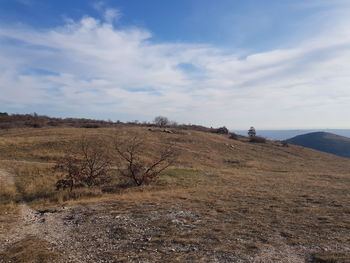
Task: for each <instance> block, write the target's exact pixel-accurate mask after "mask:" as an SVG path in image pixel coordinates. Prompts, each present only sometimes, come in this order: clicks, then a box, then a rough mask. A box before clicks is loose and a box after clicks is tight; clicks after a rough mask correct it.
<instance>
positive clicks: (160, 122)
mask: <svg viewBox="0 0 350 263" xmlns="http://www.w3.org/2000/svg"><path fill="white" fill-rule="evenodd" d="M153 122H154V124H155V125H157V126H159V127H165V126H168V125H169V124H170V121H169V119H168V118H167V117H164V116H157V117H155V118H154V120H153Z"/></svg>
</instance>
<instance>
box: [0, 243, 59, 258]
mask: <svg viewBox="0 0 350 263" xmlns="http://www.w3.org/2000/svg"><path fill="white" fill-rule="evenodd" d="M58 256H59V255H58V253H57V252H53V251H52V250H51V249H50V244H48V243H47V242H45V241H42V240H40V239H38V238H36V237H33V236H28V237H26V238H25V239H23V240H21V241H18V242H16V243H14V244H13V245H12V246H11V247H10V248H9V249H8V250H7V251H5V252H3V253H1V252H0V262H1V263H6V262H13V263H23V262H28V263H29V262H30V263H46V262H55V259H57V258H58Z"/></svg>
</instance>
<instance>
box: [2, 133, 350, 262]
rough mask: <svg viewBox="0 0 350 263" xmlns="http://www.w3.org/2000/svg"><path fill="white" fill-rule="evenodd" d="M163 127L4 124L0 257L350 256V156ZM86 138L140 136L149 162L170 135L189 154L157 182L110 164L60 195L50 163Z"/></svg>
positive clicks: (345, 259) (248, 259)
mask: <svg viewBox="0 0 350 263" xmlns="http://www.w3.org/2000/svg"><path fill="white" fill-rule="evenodd" d="M159 131H162V130H161V129H156V128H154V129H152V130H149V129H148V128H146V127H120V128H118V129H116V130H115V129H108V128H99V129H76V128H43V129H11V130H2V131H0V169H1V172H0V183H1V188H0V198H1V199H0V200H1V203H0V209H1V212H2V213H1V214H0V262H328V263H330V262H350V260H349V259H350V245H349V244H350V208H349V203H350V188H349V186H350V173H349V171H350V160H349V159H345V158H340V157H335V156H332V155H328V154H324V153H321V152H317V151H313V150H310V149H306V148H302V147H297V146H289V147H283V145H282V144H281V143H277V142H271V141H266V143H251V142H249V139H248V138H244V137H240V136H238V137H236V136H235V137H234V138H232V139H233V140H232V139H230V138H229V137H230V135H229V134H213V133H206V132H199V131H193V130H183V129H171V132H159ZM82 134H83V135H84V136H88V137H93V138H96V139H100V140H108V138H111V137H112V138H114V137H115V136H117V137H118V139H119V140H121V141H123V140H124V141H125V140H128V139H129V140H130V138H134V137H135V136H137V137H142V138H143V140H144V142H145V146H144V147H142V153H143V154H142V158H141V159H142V161H143V162H145V163H147V162H152V160H156V159H157V158H158V156H159V153H160V152H161V150H162V149H164V145H165V144H164V142H165V141H166V142H171V143H172V144H174V145H175V147H176V149H177V150H180V151H181V154H180V155H179V156H178V158H177V159H176V162H174V163H172V165H171V166H170V167H168V168H167V169H166V170H164V171H162V173H161V175H160V176H159V178H158V179H157V180H155V181H154V182H153V183H151V184H149V185H143V186H140V187H126V186H130V184H129V183H130V182H126V181H125V178H124V177H120V176H119V175H118V167H116V166H113V165H112V167H111V170H110V171H109V172H110V175H111V177H110V180H109V181H106V183H105V184H101V185H97V186H95V185H93V186H90V187H83V188H74V189H72V191H70V190H69V189H65V190H60V191H56V185H55V184H56V182H57V180H59V179H61V178H62V174H59V173H57V171H55V170H54V169H52V168H53V167H54V166H55V165H56V164H57V162H59V161H60V160H62V158H65V157H66V156H67V148H69V147H73V148H74V147H78V146H75V145H77V144H76V143H75V142H77V141H79V140H80V139H81V136H82ZM108 145H109V144H108ZM110 146H113V144H110ZM106 147H107V146H106ZM111 148H113V147H111ZM72 151H73V150H72Z"/></svg>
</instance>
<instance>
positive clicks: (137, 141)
mask: <svg viewBox="0 0 350 263" xmlns="http://www.w3.org/2000/svg"><path fill="white" fill-rule="evenodd" d="M114 148H115V150H116V152H117V154H118V157H119V159H120V160H119V168H118V169H119V173H120V174H121V175H122V176H125V177H128V178H130V179H132V181H133V182H134V183H135V184H136V185H137V186H140V185H142V184H145V183H149V182H151V181H152V180H154V179H156V178H157V177H158V176H159V175H160V173H161V172H162V171H163V170H165V169H166V168H168V167H169V166H170V165H171V164H173V163H174V161H175V160H176V157H177V153H176V151H175V149H174V146H173V145H171V144H169V143H166V144H165V145H164V147H163V148H162V149H161V150H160V151H159V152H158V154H157V157H154V158H149V156H147V157H148V158H147V159H146V158H145V152H144V149H145V142H144V141H143V140H142V139H141V138H138V137H134V138H132V139H131V140H126V141H123V142H120V141H118V140H116V141H115V147H114Z"/></svg>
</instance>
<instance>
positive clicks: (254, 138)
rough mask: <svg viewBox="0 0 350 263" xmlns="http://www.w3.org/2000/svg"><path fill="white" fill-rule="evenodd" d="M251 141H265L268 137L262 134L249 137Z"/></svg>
mask: <svg viewBox="0 0 350 263" xmlns="http://www.w3.org/2000/svg"><path fill="white" fill-rule="evenodd" d="M249 141H250V142H254V143H265V142H266V139H265V138H264V137H260V136H253V137H250V138H249Z"/></svg>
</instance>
